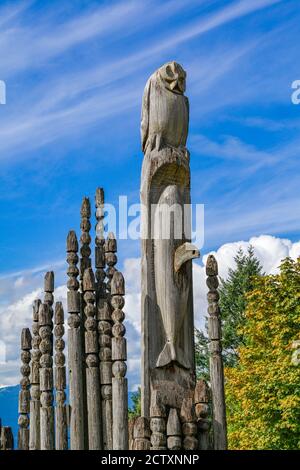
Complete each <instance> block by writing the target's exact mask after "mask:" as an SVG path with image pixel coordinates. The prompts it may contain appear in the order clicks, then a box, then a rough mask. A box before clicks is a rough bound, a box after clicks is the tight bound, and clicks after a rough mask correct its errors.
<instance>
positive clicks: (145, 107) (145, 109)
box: [141, 78, 151, 152]
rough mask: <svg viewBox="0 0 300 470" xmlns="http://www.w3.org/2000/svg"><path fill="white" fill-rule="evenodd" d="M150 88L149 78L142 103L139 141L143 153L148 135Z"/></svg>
mask: <svg viewBox="0 0 300 470" xmlns="http://www.w3.org/2000/svg"><path fill="white" fill-rule="evenodd" d="M150 87H151V78H149V80H148V82H147V83H146V86H145V90H144V95H143V102H142V118H141V141H142V150H143V152H145V149H146V144H147V140H148V134H149V107H150Z"/></svg>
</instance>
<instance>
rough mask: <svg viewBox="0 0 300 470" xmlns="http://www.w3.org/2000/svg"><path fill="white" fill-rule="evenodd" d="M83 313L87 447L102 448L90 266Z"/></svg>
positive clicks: (92, 287) (92, 274) (94, 308)
mask: <svg viewBox="0 0 300 470" xmlns="http://www.w3.org/2000/svg"><path fill="white" fill-rule="evenodd" d="M83 292H84V304H85V308H84V313H85V318H86V320H85V324H84V325H85V353H86V390H87V412H88V416H87V417H88V436H89V449H90V450H100V449H101V448H102V436H101V431H102V429H101V414H100V413H101V402H100V374H99V356H98V334H97V321H96V318H95V313H96V306H95V278H94V273H93V270H92V268H87V269H86V270H85V271H84V274H83Z"/></svg>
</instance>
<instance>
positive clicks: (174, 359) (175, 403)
mask: <svg viewBox="0 0 300 470" xmlns="http://www.w3.org/2000/svg"><path fill="white" fill-rule="evenodd" d="M185 79H186V73H185V71H184V70H183V69H182V67H181V66H180V65H179V64H177V63H176V62H169V63H167V64H165V65H164V66H162V67H161V68H159V69H158V70H157V71H156V72H155V73H154V74H153V75H152V76H151V77H150V78H149V80H148V82H147V84H146V87H145V91H144V97H143V105H142V122H141V138H142V149H143V152H144V161H143V167H142V180H141V203H142V227H141V228H142V231H141V233H142V416H145V417H148V418H150V428H151V431H152V436H151V444H152V448H156V449H165V448H166V447H167V445H168V442H169V443H170V446H171V447H172V448H178V447H179V446H180V445H182V447H183V448H186V449H192V448H196V447H197V445H198V443H197V439H196V437H194V434H195V427H196V417H195V418H194V410H193V409H192V408H193V407H194V401H193V397H194V389H195V370H194V369H195V361H194V318H193V317H194V315H193V290H192V259H193V258H197V257H199V256H200V253H199V250H198V249H197V248H196V247H195V246H194V245H192V244H191V243H190V241H191V227H190V166H189V152H188V150H187V148H186V140H187V135H188V121H189V105H188V99H187V97H186V96H184V91H185ZM183 403H184V412H183V411H182V404H183ZM188 406H190V407H191V410H190V412H188V410H187V407H188ZM172 409H174V410H175V411H172ZM170 413H171V416H169V415H170ZM179 417H180V419H181V426H182V429H181V432H182V433H183V439H182V444H181V437H180V435H179V429H178V420H179ZM192 418H193V419H194V420H195V426H193V425H192V424H191V423H190V420H191V419H192ZM167 424H168V426H167ZM193 424H194V423H193ZM189 437H191V439H190V438H189Z"/></svg>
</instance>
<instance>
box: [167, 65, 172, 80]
mask: <svg viewBox="0 0 300 470" xmlns="http://www.w3.org/2000/svg"><path fill="white" fill-rule="evenodd" d="M166 75H167V77H168V78H171V79H173V78H174V74H173V70H172V69H171V67H170V65H167V67H166Z"/></svg>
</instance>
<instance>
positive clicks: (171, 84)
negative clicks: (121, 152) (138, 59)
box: [141, 62, 189, 153]
mask: <svg viewBox="0 0 300 470" xmlns="http://www.w3.org/2000/svg"><path fill="white" fill-rule="evenodd" d="M185 83H186V72H185V71H184V70H183V68H182V67H181V65H179V64H178V63H177V62H168V63H167V64H165V65H163V66H162V67H160V68H159V69H158V70H157V71H156V72H154V74H153V75H151V77H150V78H149V80H148V82H147V84H146V87H145V91H144V96H143V104H142V122H141V140H142V149H143V152H144V153H146V151H147V150H149V149H150V151H151V150H153V149H154V148H156V149H157V150H160V149H162V148H163V147H175V148H180V147H185V145H186V140H187V135H188V125H189V101H188V98H187V97H186V96H184V92H185Z"/></svg>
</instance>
